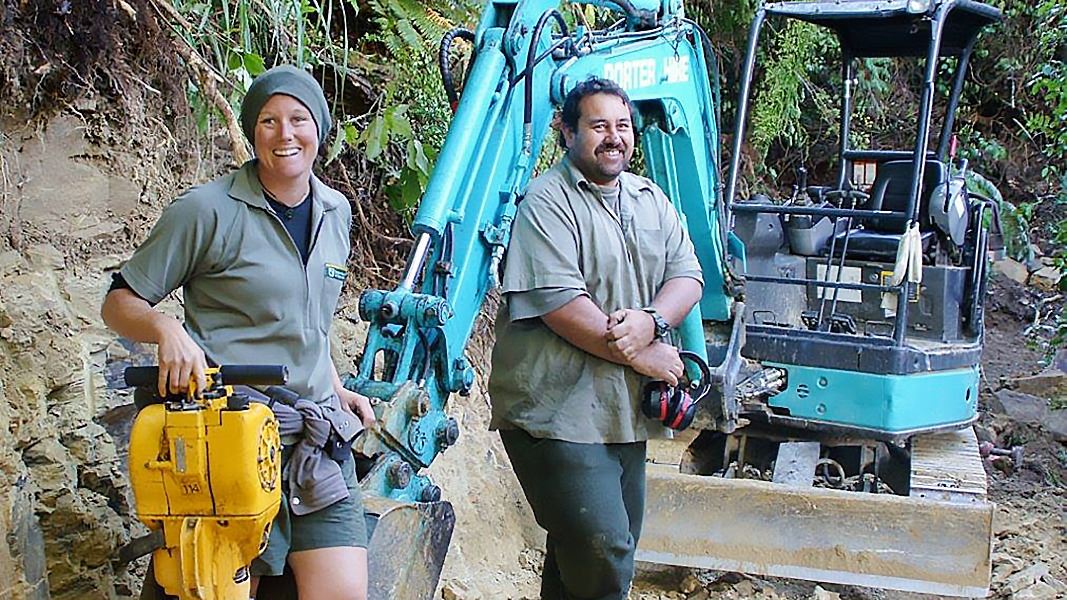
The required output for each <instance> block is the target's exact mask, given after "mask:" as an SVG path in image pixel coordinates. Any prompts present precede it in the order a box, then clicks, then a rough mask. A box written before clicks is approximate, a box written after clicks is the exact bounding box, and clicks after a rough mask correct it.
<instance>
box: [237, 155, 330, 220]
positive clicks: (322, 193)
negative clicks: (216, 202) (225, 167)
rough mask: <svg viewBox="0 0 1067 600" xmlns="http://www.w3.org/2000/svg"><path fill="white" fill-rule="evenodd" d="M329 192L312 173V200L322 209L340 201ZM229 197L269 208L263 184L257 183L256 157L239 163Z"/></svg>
mask: <svg viewBox="0 0 1067 600" xmlns="http://www.w3.org/2000/svg"><path fill="white" fill-rule="evenodd" d="M330 192H332V190H331V189H330V188H329V187H327V186H326V184H325V183H323V182H322V180H320V179H319V178H318V177H316V176H315V174H314V173H312V174H311V200H312V202H315V203H321V204H322V209H323V210H333V209H335V208H337V207H338V205H339V204H340V201H339V200H338V198H337V197H336V196H338V195H339V194H333V193H330ZM230 197H231V198H234V199H236V200H240V201H241V202H244V203H245V204H248V205H250V206H255V207H257V208H262V209H265V210H270V206H269V205H268V204H267V199H266V198H265V197H264V194H263V186H262V185H261V184H260V183H259V176H258V175H256V159H254V158H253V159H252V160H250V161H248V162H246V163H245V164H243V165H241V168H240V169H238V170H237V172H236V173H235V174H234V177H233V183H231V184H230Z"/></svg>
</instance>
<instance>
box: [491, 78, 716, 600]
mask: <svg viewBox="0 0 1067 600" xmlns="http://www.w3.org/2000/svg"><path fill="white" fill-rule="evenodd" d="M561 121H562V122H561V133H562V138H563V139H562V141H563V144H564V147H565V148H566V156H565V158H564V159H563V160H562V161H561V162H560V163H559V164H557V165H556V166H555V167H553V168H552V169H551V170H549V171H548V172H547V173H545V174H544V175H542V176H540V177H538V178H536V179H535V180H534V181H532V182H531V183H530V186H529V187H528V188H527V191H526V196H525V198H524V199H523V201H522V203H521V204H520V205H519V209H518V212H517V214H516V218H515V223H514V225H513V228H512V234H511V244H510V247H509V249H508V256H507V260H506V263H505V268H504V277H503V292H504V300H505V304H504V306H503V307H502V308H501V311H500V315H499V317H498V320H497V324H496V333H497V342H496V346H495V347H494V349H493V371H492V374H491V376H490V379H489V393H490V396H491V397H492V405H493V411H492V412H493V418H492V422H491V424H490V428H491V429H495V430H499V431H500V437H501V439H502V440H503V442H504V448H505V449H506V450H507V453H508V457H509V458H510V459H511V463H512V466H513V467H514V469H515V473H516V475H517V476H518V478H519V482H520V483H521V484H522V488H523V492H524V493H525V494H526V498H527V500H528V501H529V502H530V506H531V508H532V509H533V511H534V515H535V517H536V518H537V522H538V524H540V525H541V527H543V528H544V529H545V530H546V531H547V532H548V539H547V553H546V555H545V564H544V572H543V575H542V583H541V597H542V598H543V599H545V600H549V599H551V600H560V599H567V600H570V599H577V598H581V599H598V600H600V599H603V600H608V599H611V600H618V599H622V598H625V597H626V594H627V591H628V589H629V587H630V582H631V580H632V579H633V569H634V550H635V548H636V546H637V540H638V537H639V536H640V534H641V523H642V516H643V512H644V496H645V441H646V440H647V439H648V438H649V437H650V436H655V435H657V434H659V433H661V432H662V431H663V427H662V425H659V424H657V423H655V422H653V421H651V420H649V419H646V418H645V417H644V416H642V414H641V411H640V405H639V400H640V394H641V388H642V387H643V384H644V382H645V381H646V380H647V378H652V379H661V380H664V381H667V382H668V383H670V384H672V385H673V384H676V383H677V382H678V377H680V376H681V375H682V372H683V366H682V363H681V360H680V359H679V358H678V351H677V350H676V349H675V348H674V347H673V346H671V345H670V344H668V343H666V342H665V341H664V340H663V337H664V335H665V333H666V331H667V330H668V329H669V328H670V327H673V326H676V325H677V324H678V323H680V322H681V321H682V319H683V318H684V317H685V315H686V314H688V313H689V311H690V309H691V308H692V307H693V305H694V304H695V303H696V302H697V300H698V299H699V298H700V294H701V290H702V286H703V280H702V278H701V273H700V265H699V263H698V262H697V258H696V255H695V253H694V251H693V245H692V243H691V242H690V240H689V237H688V235H687V234H686V231H685V228H684V227H682V225H681V222H680V220H679V218H678V214H677V213H676V212H675V210H674V208H673V207H672V206H671V204H670V202H669V200H668V199H667V197H666V196H665V195H664V193H663V191H662V190H660V189H659V188H658V187H657V186H656V185H655V184H654V183H652V182H651V181H649V180H648V179H645V178H643V177H639V176H637V175H633V174H631V173H628V172H626V168H627V166H628V165H629V161H630V157H631V156H632V155H633V150H634V132H633V114H632V106H631V104H630V100H629V98H628V97H627V95H626V93H625V92H624V91H623V90H622V88H620V87H619V86H618V85H616V84H615V83H614V82H612V81H608V80H605V79H599V78H591V79H589V80H586V81H584V82H582V83H580V84H578V86H577V87H575V89H574V90H573V91H572V92H571V93H570V94H569V95H568V96H567V98H566V100H565V102H564V104H563V109H562V111H561Z"/></svg>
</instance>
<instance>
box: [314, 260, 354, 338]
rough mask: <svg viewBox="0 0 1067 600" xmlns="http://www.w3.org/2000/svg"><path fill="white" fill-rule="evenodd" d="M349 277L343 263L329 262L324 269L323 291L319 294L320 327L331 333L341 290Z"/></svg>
mask: <svg viewBox="0 0 1067 600" xmlns="http://www.w3.org/2000/svg"><path fill="white" fill-rule="evenodd" d="M346 277H348V268H347V267H345V265H344V264H343V263H339V262H327V263H325V264H324V265H323V269H322V291H321V293H320V294H319V302H320V314H319V327H320V328H321V329H322V331H324V332H325V331H329V330H330V324H331V323H332V322H333V313H334V312H335V311H336V310H337V301H338V299H339V298H340V297H341V288H343V287H344V284H345V278H346Z"/></svg>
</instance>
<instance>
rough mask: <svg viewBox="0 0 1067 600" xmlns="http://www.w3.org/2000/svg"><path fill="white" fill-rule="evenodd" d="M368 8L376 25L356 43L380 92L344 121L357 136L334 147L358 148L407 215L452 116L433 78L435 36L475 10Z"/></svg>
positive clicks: (452, 5)
mask: <svg viewBox="0 0 1067 600" xmlns="http://www.w3.org/2000/svg"><path fill="white" fill-rule="evenodd" d="M370 9H371V10H372V11H373V13H374V15H375V17H374V19H373V20H374V24H375V25H376V26H377V28H378V30H377V31H376V32H374V33H372V34H369V35H367V36H365V37H364V38H363V39H362V40H361V45H360V48H361V51H362V52H363V53H364V55H365V56H366V57H367V58H368V59H369V60H370V61H371V62H372V63H374V64H375V65H376V67H377V68H379V69H381V70H382V72H383V74H384V76H383V77H382V90H381V96H380V98H379V102H378V104H377V105H376V108H375V109H374V110H373V111H372V112H371V113H370V114H368V115H364V116H362V117H360V118H359V119H356V120H353V121H352V122H350V123H347V124H346V127H351V128H357V127H358V126H359V125H360V124H362V125H363V129H362V131H361V132H359V133H358V134H357V135H349V134H347V133H346V135H345V138H344V140H343V142H342V143H341V144H339V145H341V146H344V145H349V146H352V147H355V148H357V149H360V150H362V151H363V153H364V156H365V157H366V158H367V160H369V161H371V162H372V163H375V164H377V165H379V166H380V167H382V169H383V170H384V175H385V194H386V196H387V197H388V198H389V201H390V205H391V206H392V207H393V208H394V209H395V210H397V212H399V213H401V214H403V215H405V216H406V217H409V218H410V217H411V216H413V215H414V210H415V208H416V207H417V205H418V201H419V199H420V198H421V197H422V194H423V192H424V191H425V190H426V184H427V183H428V182H429V175H430V171H431V170H432V168H433V163H434V160H435V159H436V157H437V154H438V152H439V151H440V149H441V146H442V145H443V144H444V139H445V135H446V134H447V132H448V123H449V121H450V120H451V117H452V113H451V110H450V109H449V106H448V102H447V100H446V98H445V94H444V90H443V89H442V86H441V82H440V78H439V77H438V76H437V72H438V66H437V48H438V44H439V40H440V39H441V37H442V36H443V35H444V34H445V33H446V32H447V31H448V30H450V29H452V28H454V27H456V26H458V25H466V24H469V22H470V21H472V20H473V18H474V16H475V14H476V10H475V6H474V4H473V2H471V1H465V2H429V3H424V2H420V1H419V0H372V1H371V2H370ZM462 44H463V42H459V41H457V42H456V43H455V46H456V47H459V46H461V45H462Z"/></svg>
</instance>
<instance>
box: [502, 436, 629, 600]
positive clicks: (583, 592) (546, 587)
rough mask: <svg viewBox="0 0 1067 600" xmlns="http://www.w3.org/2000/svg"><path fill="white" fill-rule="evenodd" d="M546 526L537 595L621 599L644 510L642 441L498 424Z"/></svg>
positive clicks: (551, 599)
mask: <svg viewBox="0 0 1067 600" xmlns="http://www.w3.org/2000/svg"><path fill="white" fill-rule="evenodd" d="M500 438H501V439H502V440H503V442H504V449H505V450H507V453H508V458H510V459H511V465H512V467H513V468H514V469H515V474H516V475H517V476H518V478H519V483H520V484H522V491H523V492H524V493H525V494H526V500H527V501H528V502H529V503H530V507H531V508H532V509H533V512H534V516H535V517H536V518H537V524H538V525H540V526H541V527H543V528H544V529H545V530H546V531H547V532H548V542H547V552H546V554H545V565H544V572H543V573H542V576H541V598H542V600H624V599H625V598H626V594H627V591H628V590H629V588H630V581H631V580H632V579H633V573H634V550H635V549H636V548H637V540H638V539H639V538H640V536H641V523H642V520H643V518H644V510H645V442H634V443H630V444H576V443H571V442H564V441H560V440H551V439H540V438H534V437H531V436H530V435H529V434H527V433H526V432H524V431H522V430H518V429H514V430H502V431H501V432H500Z"/></svg>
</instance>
